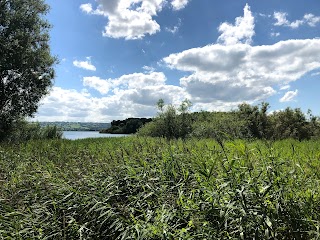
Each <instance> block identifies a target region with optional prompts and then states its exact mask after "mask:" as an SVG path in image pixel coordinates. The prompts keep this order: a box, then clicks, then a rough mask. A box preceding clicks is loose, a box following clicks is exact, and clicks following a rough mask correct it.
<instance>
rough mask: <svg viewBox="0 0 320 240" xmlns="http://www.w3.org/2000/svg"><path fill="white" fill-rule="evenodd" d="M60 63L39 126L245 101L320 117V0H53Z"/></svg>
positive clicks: (227, 106)
mask: <svg viewBox="0 0 320 240" xmlns="http://www.w3.org/2000/svg"><path fill="white" fill-rule="evenodd" d="M46 2H47V4H48V5H50V7H51V10H50V12H49V13H48V15H47V16H46V18H47V19H48V21H49V22H50V23H51V24H52V29H51V31H50V36H51V39H50V46H51V52H52V54H53V55H55V56H57V57H58V59H59V63H58V64H57V65H56V66H55V69H56V77H55V80H54V85H53V87H52V89H51V91H50V94H49V95H47V96H46V97H44V98H43V99H42V101H41V104H40V107H39V109H38V113H37V114H36V115H35V120H37V121H77V122H111V121H112V120H116V119H125V118H128V117H152V116H155V115H156V113H157V109H156V103H157V101H158V100H159V99H160V98H161V99H164V101H165V103H167V104H174V105H177V106H178V105H179V104H180V103H181V102H182V101H183V100H184V99H188V100H190V101H191V102H192V104H193V105H192V108H191V111H202V110H203V111H229V110H233V109H236V108H237V106H238V105H239V104H241V103H243V102H246V103H249V104H254V105H257V104H259V103H261V102H263V101H265V102H268V103H270V106H271V107H270V109H269V111H275V110H282V109H285V108H286V107H291V108H301V109H302V111H304V112H307V110H308V109H311V110H312V112H313V114H314V115H317V116H319V115H320V107H319V102H320V94H319V90H320V2H319V0H308V1H305V0H268V1H256V0H251V1H250V0H247V1H243V0H223V1H222V0H68V1H65V0H47V1H46Z"/></svg>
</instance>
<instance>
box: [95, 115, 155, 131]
mask: <svg viewBox="0 0 320 240" xmlns="http://www.w3.org/2000/svg"><path fill="white" fill-rule="evenodd" d="M151 121H152V119H151V118H127V119H125V120H113V121H112V122H111V127H109V128H107V129H103V130H100V133H112V134H132V133H136V132H137V131H138V129H139V128H141V127H142V126H143V125H144V124H146V123H148V122H151Z"/></svg>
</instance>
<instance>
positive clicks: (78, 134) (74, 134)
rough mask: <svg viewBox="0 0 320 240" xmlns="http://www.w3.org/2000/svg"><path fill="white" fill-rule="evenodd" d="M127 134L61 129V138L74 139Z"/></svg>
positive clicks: (123, 135)
mask: <svg viewBox="0 0 320 240" xmlns="http://www.w3.org/2000/svg"><path fill="white" fill-rule="evenodd" d="M125 136H128V135H127V134H108V133H99V132H95V131H63V138H65V139H70V140H76V139H84V138H106V137H125Z"/></svg>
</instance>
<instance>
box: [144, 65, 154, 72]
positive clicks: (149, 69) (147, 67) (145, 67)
mask: <svg viewBox="0 0 320 240" xmlns="http://www.w3.org/2000/svg"><path fill="white" fill-rule="evenodd" d="M142 69H143V70H144V71H145V72H146V73H152V72H154V71H155V68H154V67H151V66H143V67H142Z"/></svg>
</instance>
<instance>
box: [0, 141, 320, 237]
mask: <svg viewBox="0 0 320 240" xmlns="http://www.w3.org/2000/svg"><path fill="white" fill-rule="evenodd" d="M319 179H320V141H305V142H298V141H294V140H283V141H276V142H270V141H251V142H250V141H242V140H237V141H226V142H223V143H222V142H220V143H219V142H216V141H214V140H196V139H190V140H186V141H182V140H172V141H167V140H165V139H161V138H138V137H125V138H108V139H84V140H76V141H71V140H48V141H30V142H27V143H23V144H17V145H5V144H3V145H0V239H23V240H25V239H320V195H319V193H320V192H319V191H320V181H319Z"/></svg>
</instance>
